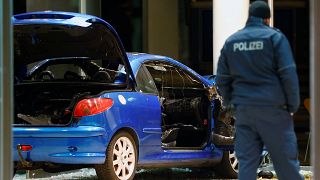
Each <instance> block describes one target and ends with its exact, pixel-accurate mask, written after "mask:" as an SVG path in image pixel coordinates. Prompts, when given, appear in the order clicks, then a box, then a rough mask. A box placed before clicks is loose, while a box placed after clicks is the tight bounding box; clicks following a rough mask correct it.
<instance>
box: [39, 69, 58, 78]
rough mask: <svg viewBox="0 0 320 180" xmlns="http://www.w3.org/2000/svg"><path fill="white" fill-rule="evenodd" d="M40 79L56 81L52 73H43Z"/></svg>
mask: <svg viewBox="0 0 320 180" xmlns="http://www.w3.org/2000/svg"><path fill="white" fill-rule="evenodd" d="M38 79H40V80H45V79H48V80H53V79H54V75H53V73H52V72H51V71H48V70H46V71H42V72H41V73H40V74H39V75H38Z"/></svg>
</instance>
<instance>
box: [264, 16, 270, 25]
mask: <svg viewBox="0 0 320 180" xmlns="http://www.w3.org/2000/svg"><path fill="white" fill-rule="evenodd" d="M263 22H264V24H265V25H267V26H269V25H270V18H265V19H263Z"/></svg>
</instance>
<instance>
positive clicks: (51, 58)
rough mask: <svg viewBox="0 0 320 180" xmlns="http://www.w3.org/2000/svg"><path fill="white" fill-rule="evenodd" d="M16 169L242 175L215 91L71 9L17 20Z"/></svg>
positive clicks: (103, 175)
mask: <svg viewBox="0 0 320 180" xmlns="http://www.w3.org/2000/svg"><path fill="white" fill-rule="evenodd" d="M13 25H14V55H15V56H14V57H15V58H14V66H15V69H14V71H15V73H14V74H15V77H14V82H15V83H14V103H15V106H14V125H13V126H14V127H13V136H14V140H13V154H14V162H15V163H14V165H15V170H20V169H26V170H31V169H38V168H42V169H43V170H44V171H47V172H58V171H64V170H71V169H75V168H81V167H94V168H95V170H96V173H97V176H98V178H99V179H133V177H134V175H135V171H136V169H137V168H156V167H207V168H210V169H214V170H215V171H216V172H217V173H218V174H221V175H222V176H225V177H228V178H235V177H236V176H237V168H238V162H237V159H236V158H235V154H234V151H233V134H234V128H233V123H234V119H233V118H232V117H231V116H229V115H228V114H227V113H225V111H223V107H222V99H221V97H220V96H219V94H218V93H217V91H216V88H215V86H214V85H212V84H211V83H210V82H209V81H207V80H206V79H205V78H204V77H202V76H200V75H199V74H197V73H196V72H194V71H193V70H192V69H190V68H188V67H187V66H185V65H183V64H181V63H179V62H178V61H176V60H173V59H171V58H169V57H165V56H159V55H150V54H143V53H126V52H125V50H124V48H123V45H122V43H121V40H120V38H119V37H118V35H117V33H116V31H115V30H114V28H113V27H112V26H111V25H110V24H108V23H107V22H105V21H104V20H102V19H100V18H97V17H95V16H90V15H85V14H78V13H67V12H51V11H46V12H30V13H25V14H19V15H15V16H14V17H13Z"/></svg>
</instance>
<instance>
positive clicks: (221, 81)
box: [216, 46, 232, 106]
mask: <svg viewBox="0 0 320 180" xmlns="http://www.w3.org/2000/svg"><path fill="white" fill-rule="evenodd" d="M225 51H226V47H225V46H224V47H223V48H222V50H221V54H220V57H219V61H218V68H217V76H216V84H217V86H218V91H219V93H220V94H221V96H222V98H223V105H224V106H228V105H229V103H230V101H231V96H232V86H231V85H232V76H231V75H230V71H229V66H228V63H227V56H226V54H225V53H226V52H225Z"/></svg>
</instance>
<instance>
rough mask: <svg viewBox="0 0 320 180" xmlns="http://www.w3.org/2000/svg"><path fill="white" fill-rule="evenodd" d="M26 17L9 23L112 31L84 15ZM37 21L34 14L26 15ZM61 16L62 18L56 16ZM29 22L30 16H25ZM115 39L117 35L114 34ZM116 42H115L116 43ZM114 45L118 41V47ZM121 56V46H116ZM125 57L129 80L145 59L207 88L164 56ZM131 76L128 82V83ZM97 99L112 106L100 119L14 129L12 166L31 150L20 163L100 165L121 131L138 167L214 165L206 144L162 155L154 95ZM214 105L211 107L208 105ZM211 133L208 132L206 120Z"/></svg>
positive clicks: (216, 154) (214, 151) (213, 151)
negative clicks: (132, 141)
mask: <svg viewBox="0 0 320 180" xmlns="http://www.w3.org/2000/svg"><path fill="white" fill-rule="evenodd" d="M30 14H31V13H29V14H28V13H27V14H25V15H24V16H25V17H23V15H18V16H15V18H13V23H14V24H28V23H30V24H33V23H34V22H37V23H43V24H47V23H50V24H65V25H79V24H78V23H79V21H81V22H82V23H81V25H82V26H87V25H88V24H87V23H90V22H91V21H94V22H98V21H99V22H101V23H104V24H105V25H106V27H107V28H109V29H110V30H112V32H114V34H115V35H116V32H115V31H114V29H113V28H112V27H111V26H110V25H109V24H108V23H106V22H105V21H103V20H101V19H99V18H96V17H93V16H88V15H80V14H76V13H67V14H65V13H61V12H58V13H57V12H45V13H43V12H41V13H39V17H45V15H48V19H46V20H43V19H32V20H28V19H23V18H26V17H27V16H28V15H30ZM32 14H34V15H35V17H37V15H38V13H32ZM55 14H57V15H58V16H59V15H60V16H61V19H52V17H54V16H51V15H55ZM61 14H62V15H61ZM68 15H70V16H74V17H76V18H75V19H73V18H72V19H73V20H64V19H63V18H68V17H69V16H68ZM30 18H32V16H30ZM116 36H117V35H116ZM118 39H119V38H118ZM118 43H120V44H121V42H120V40H119V42H118ZM121 47H122V49H121V50H122V51H123V52H124V50H123V46H122V44H121ZM124 56H125V57H128V58H129V61H130V66H128V67H129V69H130V70H131V69H132V73H133V74H134V75H135V74H136V73H137V72H138V70H139V67H140V66H141V64H142V63H144V62H146V61H149V60H159V61H167V62H170V63H172V64H175V65H177V66H179V67H181V68H183V69H185V70H187V71H189V72H190V73H192V74H193V75H195V76H196V77H198V78H199V79H200V80H201V81H202V82H203V84H205V85H206V86H210V83H209V82H208V81H207V80H206V79H204V78H203V77H202V76H200V75H199V74H197V73H196V72H194V71H193V70H192V69H190V68H188V67H187V66H185V65H183V64H181V63H179V62H177V61H175V60H173V59H171V58H168V57H164V56H158V55H148V54H130V53H128V54H125V53H124ZM134 75H133V76H132V77H131V78H132V80H133V82H135V81H134ZM101 97H103V98H111V99H113V101H114V104H113V106H112V107H111V108H110V109H109V110H107V111H105V112H103V113H100V114H96V115H92V116H86V117H82V118H80V119H79V121H78V123H76V124H73V125H72V126H70V127H14V128H13V132H14V142H13V146H14V147H13V154H14V161H19V160H20V159H19V156H18V152H17V149H16V146H17V145H18V144H21V145H31V146H32V147H33V149H32V150H31V151H28V152H22V155H23V158H24V159H26V160H30V161H33V162H37V161H38V162H44V161H47V162H54V163H63V164H102V163H104V161H105V151H106V148H107V146H108V143H109V142H110V140H111V139H112V137H113V136H114V135H115V134H116V133H117V132H118V131H119V130H122V129H131V131H133V132H134V133H135V135H136V138H137V140H138V141H137V142H136V143H137V145H138V147H139V152H138V153H139V157H138V165H140V166H155V167H156V166H157V164H177V162H178V163H179V162H180V163H182V164H183V163H188V162H189V163H192V162H196V161H201V162H208V161H219V160H220V159H221V158H222V150H220V149H218V148H216V147H215V146H214V145H213V144H211V143H210V141H208V143H207V144H206V146H205V147H204V148H203V149H201V150H183V151H180V150H165V149H163V148H162V147H161V133H162V130H161V109H160V103H159V99H158V96H156V95H151V94H143V93H140V92H136V91H111V92H105V93H104V94H102V95H101ZM213 106H214V104H213ZM211 123H212V125H211V128H213V127H214V124H213V119H211Z"/></svg>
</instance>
